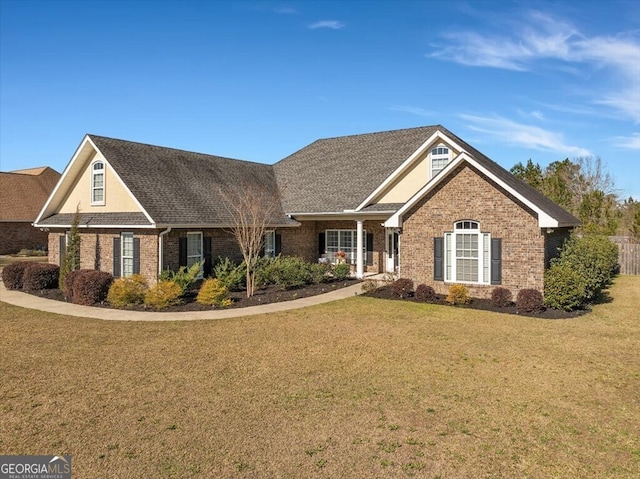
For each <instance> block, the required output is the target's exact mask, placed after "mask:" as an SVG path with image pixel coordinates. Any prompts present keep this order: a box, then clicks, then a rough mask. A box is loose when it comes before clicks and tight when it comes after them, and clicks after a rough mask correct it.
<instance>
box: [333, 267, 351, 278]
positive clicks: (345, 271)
mask: <svg viewBox="0 0 640 479" xmlns="http://www.w3.org/2000/svg"><path fill="white" fill-rule="evenodd" d="M331 273H332V274H333V277H334V279H336V280H337V281H342V280H344V279H347V278H350V277H351V266H349V265H348V264H347V263H338V264H334V265H333V267H332V268H331Z"/></svg>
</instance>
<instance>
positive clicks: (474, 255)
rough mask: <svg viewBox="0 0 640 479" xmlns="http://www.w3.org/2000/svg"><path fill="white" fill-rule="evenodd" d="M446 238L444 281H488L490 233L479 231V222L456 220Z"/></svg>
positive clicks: (482, 282)
mask: <svg viewBox="0 0 640 479" xmlns="http://www.w3.org/2000/svg"><path fill="white" fill-rule="evenodd" d="M444 242H445V257H444V267H445V268H444V271H445V281H452V282H460V283H480V284H489V281H490V277H491V275H490V267H491V261H490V254H491V235H490V234H489V233H482V232H481V231H480V223H478V222H477V221H473V220H463V221H457V222H456V223H454V225H453V232H451V233H445V235H444Z"/></svg>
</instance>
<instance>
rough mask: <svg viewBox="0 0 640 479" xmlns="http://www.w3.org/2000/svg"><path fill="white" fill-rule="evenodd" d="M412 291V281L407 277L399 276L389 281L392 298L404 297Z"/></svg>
mask: <svg viewBox="0 0 640 479" xmlns="http://www.w3.org/2000/svg"><path fill="white" fill-rule="evenodd" d="M412 292H413V281H412V280H410V279H409V278H400V279H397V280H396V281H394V282H393V283H391V294H392V295H393V297H394V298H400V299H405V298H408V297H409V296H410V295H411V293H412Z"/></svg>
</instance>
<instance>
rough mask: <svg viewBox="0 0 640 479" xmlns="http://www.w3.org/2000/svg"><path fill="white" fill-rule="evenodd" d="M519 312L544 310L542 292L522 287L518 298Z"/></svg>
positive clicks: (517, 306) (517, 307)
mask: <svg viewBox="0 0 640 479" xmlns="http://www.w3.org/2000/svg"><path fill="white" fill-rule="evenodd" d="M516 309H517V310H518V312H519V313H535V312H538V311H543V310H544V302H543V300H542V293H541V292H540V291H538V290H537V289H521V290H520V291H518V296H517V298H516Z"/></svg>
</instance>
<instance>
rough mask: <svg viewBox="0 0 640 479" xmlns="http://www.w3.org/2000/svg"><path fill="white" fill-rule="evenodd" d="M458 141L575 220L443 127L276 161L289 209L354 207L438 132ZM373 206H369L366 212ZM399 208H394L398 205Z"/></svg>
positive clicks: (559, 216) (528, 194)
mask: <svg viewBox="0 0 640 479" xmlns="http://www.w3.org/2000/svg"><path fill="white" fill-rule="evenodd" d="M438 130H439V131H440V132H441V133H443V134H444V135H445V136H447V137H449V138H451V139H452V140H453V141H455V142H456V143H458V144H459V145H460V146H461V147H462V148H463V149H464V150H465V151H466V152H467V153H469V154H470V155H471V156H473V157H474V158H475V159H476V160H477V161H478V163H480V164H481V165H483V166H484V167H485V168H486V169H487V170H488V171H490V172H491V174H493V175H494V176H495V177H496V178H498V179H500V180H501V181H503V182H504V183H506V184H507V185H509V186H510V187H511V188H513V189H514V190H515V191H517V192H518V193H519V194H521V195H522V196H524V197H525V198H527V199H528V200H530V201H531V202H532V203H534V204H535V205H537V206H538V207H539V208H540V209H541V210H543V211H544V212H545V213H547V214H548V215H549V216H551V217H552V218H555V219H556V220H558V221H559V222H560V223H564V224H571V225H577V224H579V223H580V222H579V220H578V219H577V218H575V217H574V216H573V215H571V214H570V213H568V212H567V211H566V210H564V209H563V208H562V207H560V206H559V205H557V204H556V203H554V202H553V201H551V200H550V199H549V198H547V197H546V196H544V195H543V194H542V193H540V192H539V191H538V190H536V189H535V188H533V187H531V186H529V185H528V184H527V183H525V182H524V181H522V180H520V179H519V178H516V177H515V176H513V175H512V174H511V173H509V172H508V171H507V170H505V169H504V168H502V167H501V166H500V165H498V164H497V163H496V162H494V161H493V160H491V159H489V158H488V157H487V156H485V155H484V154H482V153H481V152H480V151H478V150H476V149H475V148H474V147H472V146H471V145H469V144H468V143H467V142H465V141H464V140H462V139H461V138H459V137H458V136H456V135H454V134H453V133H451V132H450V131H449V130H447V129H446V128H444V127H442V126H441V125H435V126H426V127H419V128H409V129H403V130H393V131H385V132H380V133H368V134H363V135H353V136H344V137H338V138H328V139H323V140H318V141H316V142H314V143H312V144H311V145H309V146H307V147H305V148H303V149H301V150H299V151H297V152H296V153H294V154H292V155H290V156H288V157H287V158H285V159H284V160H282V161H280V162H278V163H276V164H275V165H274V169H275V172H276V177H277V180H278V184H279V185H280V187H281V188H282V196H283V208H284V210H285V211H287V212H290V213H315V212H338V211H343V210H349V209H355V208H356V207H357V206H358V205H359V204H360V203H362V202H363V201H364V200H365V199H366V198H367V197H368V196H369V195H370V194H371V193H372V192H373V191H374V190H375V189H376V188H377V187H378V186H380V184H381V183H382V182H383V181H384V180H385V179H387V178H388V177H389V175H390V174H391V173H393V172H394V171H395V170H396V169H397V168H398V167H399V166H400V165H401V164H402V163H403V162H404V161H405V160H406V159H407V158H409V156H411V154H412V153H414V152H415V151H416V150H417V149H418V148H419V147H420V146H421V145H422V144H423V143H424V142H425V141H427V140H428V139H429V137H431V136H432V135H433V134H434V133H435V132H436V131H438ZM375 209H377V207H374V206H373V205H370V206H367V207H366V208H365V209H364V210H366V211H372V210H375ZM396 209H398V208H396Z"/></svg>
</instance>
